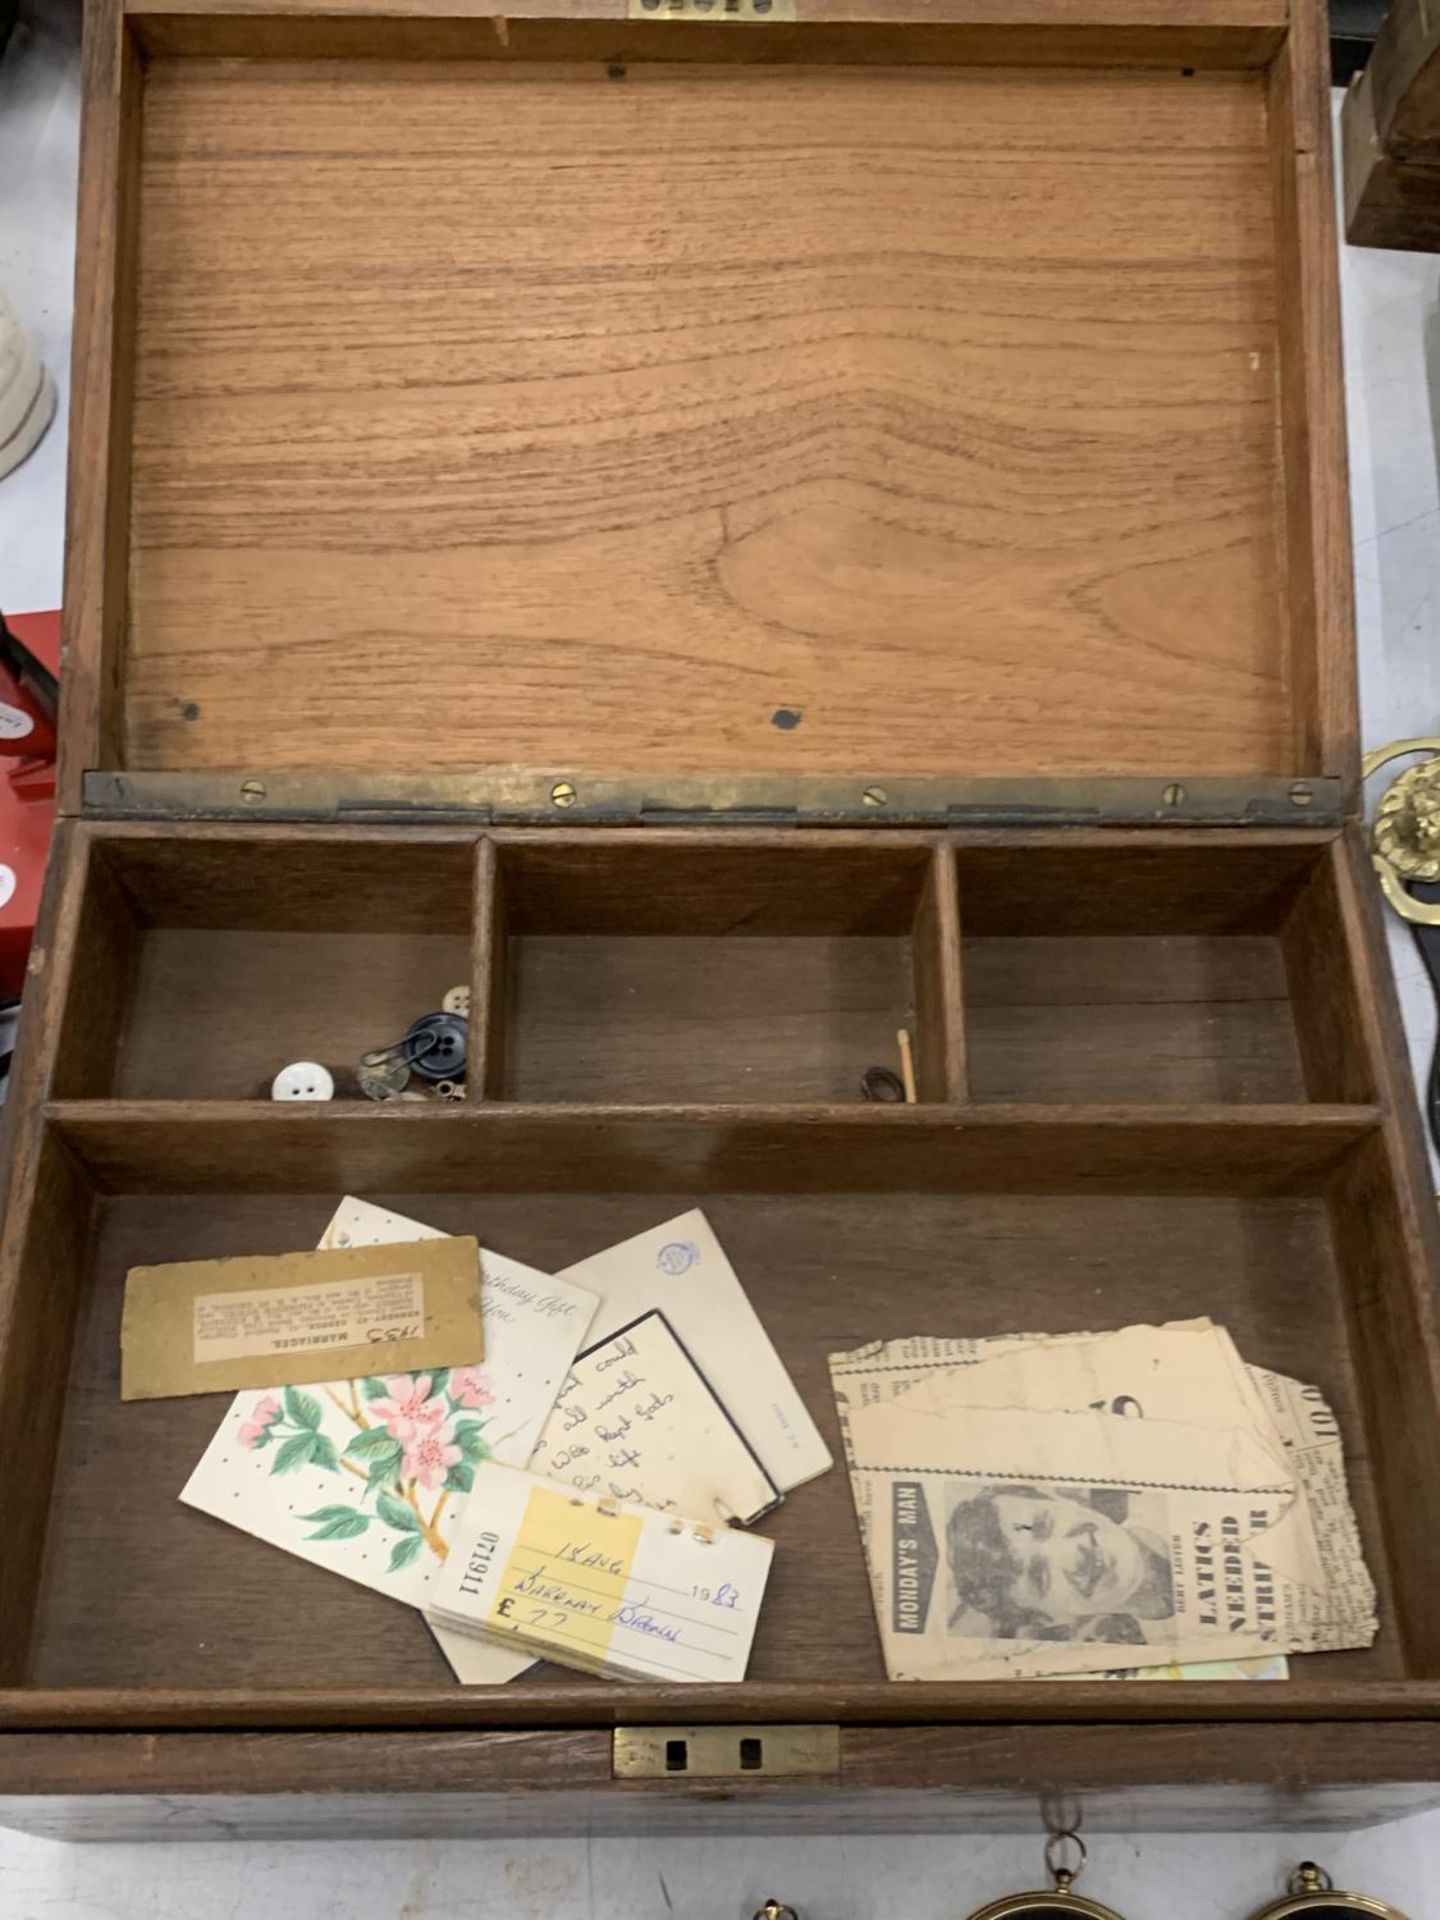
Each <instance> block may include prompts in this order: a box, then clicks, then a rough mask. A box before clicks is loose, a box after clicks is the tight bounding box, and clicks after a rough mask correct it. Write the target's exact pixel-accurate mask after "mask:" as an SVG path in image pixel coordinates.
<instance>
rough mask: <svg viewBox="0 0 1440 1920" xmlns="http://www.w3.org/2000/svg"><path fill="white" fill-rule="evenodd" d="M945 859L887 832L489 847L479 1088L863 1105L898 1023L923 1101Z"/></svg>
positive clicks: (951, 1047)
mask: <svg viewBox="0 0 1440 1920" xmlns="http://www.w3.org/2000/svg"><path fill="white" fill-rule="evenodd" d="M945 858H946V855H945V853H944V852H943V851H942V850H937V849H936V847H935V846H934V845H933V844H932V843H929V842H927V841H925V840H923V839H920V838H918V837H906V836H896V837H893V838H891V837H887V836H883V835H879V836H876V835H872V836H870V837H869V838H868V839H862V838H861V837H859V836H855V835H844V836H834V837H830V836H826V835H824V834H819V835H810V836H806V837H805V838H804V839H803V840H799V839H797V840H795V841H794V842H793V843H787V841H786V840H785V839H784V838H783V837H779V836H769V837H766V838H765V839H764V840H757V839H751V840H747V841H742V842H739V843H736V842H733V841H729V840H723V839H722V840H720V841H713V840H712V841H699V840H697V839H696V838H695V837H694V836H688V835H685V834H674V835H671V834H668V833H662V834H660V835H657V836H655V837H654V838H651V837H650V836H648V835H647V836H645V837H644V838H643V839H642V840H639V841H637V840H636V839H635V838H634V837H633V836H631V837H629V838H626V837H625V836H623V835H608V834H604V833H597V832H594V831H591V832H590V833H588V834H585V835H583V836H580V837H577V838H575V839H568V838H567V839H560V838H554V837H550V836H546V837H544V838H543V839H542V838H535V839H530V840H523V839H521V840H514V841H511V842H508V843H501V844H499V845H498V846H497V848H496V857H495V866H494V887H493V892H492V895H491V899H490V902H489V909H488V911H489V915H490V918H491V927H490V931H489V934H488V938H487V937H486V936H482V941H483V942H484V944H485V945H486V947H487V950H488V951H489V952H491V953H492V955H493V956H494V960H493V963H492V979H491V983H490V991H491V996H492V1022H491V1031H492V1036H493V1039H492V1057H491V1058H490V1059H489V1061H488V1062H487V1068H486V1074H485V1093H486V1095H487V1096H488V1097H490V1098H494V1099H507V1100H516V1101H602V1102H603V1101H618V1102H636V1103H646V1104H649V1103H665V1102H672V1101H673V1102H731V1101H743V1102H747V1103H757V1104H768V1103H773V1102H828V1101H854V1102H856V1103H858V1102H860V1101H861V1099H862V1098H863V1097H864V1096H863V1092H862V1084H861V1083H862V1081H863V1079H864V1077H865V1075H866V1073H867V1071H868V1070H869V1069H870V1068H872V1067H884V1068H888V1069H889V1070H890V1071H891V1072H892V1073H895V1074H897V1075H898V1074H899V1073H900V1071H901V1059H900V1051H899V1044H898V1040H897V1034H898V1033H899V1031H900V1029H902V1028H903V1029H905V1030H906V1031H907V1032H908V1033H909V1034H910V1036H911V1042H912V1048H913V1052H914V1059H915V1071H916V1078H917V1082H918V1090H919V1094H920V1097H921V1098H925V1099H938V1100H943V1099H947V1098H953V1097H954V1088H953V1071H954V1070H953V1068H952V1067H951V1066H950V1064H949V1062H950V1061H951V1059H952V1057H953V1055H954V1052H955V1048H956V1045H957V1044H958V1043H957V1039H956V1036H957V1034H958V976H955V974H954V966H953V961H952V963H951V965H950V966H949V967H947V966H946V965H945V964H944V962H943V961H942V958H941V949H942V945H943V941H944V932H943V929H942V927H941V925H940V921H941V918H942V915H941V911H940V905H939V903H940V901H941V899H942V898H943V897H944V895H945V894H946V893H948V891H949V889H948V887H947V886H946V885H945V882H944V881H943V880H942V879H941V878H940V877H939V874H940V863H941V862H943V860H944V859H945ZM945 871H946V872H947V873H948V868H947V869H945ZM482 911H484V909H483V908H482ZM950 914H951V916H952V919H953V903H951V906H950ZM953 944H954V943H953V940H952V943H951V946H952V952H953ZM947 976H952V977H954V986H955V988H956V989H957V992H956V993H953V994H950V995H949V998H950V1001H951V1003H952V1004H951V1005H950V1006H949V1007H948V1008H947V1004H946V1001H947V987H946V979H947Z"/></svg>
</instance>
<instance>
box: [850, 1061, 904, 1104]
mask: <svg viewBox="0 0 1440 1920" xmlns="http://www.w3.org/2000/svg"><path fill="white" fill-rule="evenodd" d="M860 1093H861V1097H862V1098H863V1099H866V1100H879V1101H881V1102H882V1103H884V1104H888V1105H892V1106H893V1105H900V1104H903V1102H904V1099H905V1082H904V1081H903V1080H902V1079H901V1078H900V1076H899V1074H898V1073H894V1072H892V1071H891V1069H890V1068H889V1067H867V1068H866V1070H865V1073H864V1075H863V1077H862V1078H861V1081H860Z"/></svg>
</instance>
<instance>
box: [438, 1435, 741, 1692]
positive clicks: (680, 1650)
mask: <svg viewBox="0 0 1440 1920" xmlns="http://www.w3.org/2000/svg"><path fill="white" fill-rule="evenodd" d="M773 1551H774V1548H773V1544H772V1542H770V1541H769V1540H767V1539H765V1538H764V1536H763V1535H761V1534H757V1533H740V1532H737V1531H736V1529H735V1528H733V1527H710V1526H705V1525H697V1524H695V1523H692V1522H690V1521H688V1520H682V1519H680V1518H679V1517H678V1516H674V1515H669V1514H663V1513H657V1512H656V1511H655V1509H654V1508H653V1507H642V1506H636V1505H634V1504H633V1503H632V1502H629V1501H619V1502H616V1501H610V1502H596V1501H595V1500H593V1499H591V1498H589V1497H588V1496H586V1495H584V1494H579V1493H576V1492H575V1491H574V1490H573V1489H570V1488H566V1487H557V1486H556V1485H555V1484H554V1482H553V1481H549V1480H542V1479H540V1478H539V1477H538V1476H537V1475H535V1474H529V1473H517V1472H515V1471H514V1470H513V1469H512V1468H509V1467H500V1466H494V1465H486V1466H484V1467H482V1468H481V1469H480V1471H479V1472H478V1473H477V1474H476V1476H475V1497H474V1499H473V1500H472V1501H471V1503H470V1505H469V1506H468V1508H467V1509H466V1512H465V1515H464V1517H463V1519H462V1521H461V1524H460V1528H459V1531H458V1532H457V1534H456V1536H455V1546H454V1551H453V1552H452V1553H451V1555H450V1558H449V1560H448V1561H447V1562H446V1563H445V1566H444V1567H443V1569H442V1570H441V1572H440V1574H439V1577H438V1578H437V1580H436V1581H435V1584H434V1586H433V1588H432V1590H431V1595H430V1604H429V1607H428V1608H427V1616H428V1617H429V1618H430V1621H431V1624H432V1625H437V1626H444V1627H458V1628H461V1629H463V1630H464V1631H467V1632H471V1633H483V1634H485V1635H486V1636H488V1637H490V1638H492V1639H494V1640H495V1641H496V1642H497V1643H498V1644H499V1645H502V1646H507V1645H512V1646H519V1647H523V1648H525V1649H527V1650H528V1651H529V1652H531V1653H533V1654H543V1655H544V1656H545V1657H546V1658H547V1659H550V1660H555V1661H558V1662H559V1663H560V1664H561V1665H562V1666H567V1667H578V1668H579V1669H580V1670H581V1671H582V1672H585V1673H606V1674H621V1675H625V1676H628V1677H631V1678H636V1679H647V1680H665V1681H687V1680H688V1681H706V1680H740V1679H743V1678H744V1675H745V1666H746V1663H747V1661H748V1660H749V1657H750V1643H751V1641H752V1640H753V1639H754V1636H755V1624H756V1621H757V1620H758V1618H759V1614H760V1602H761V1599H762V1598H763V1596H764V1592H765V1582H766V1579H767V1577H768V1575H769V1572H770V1558H771V1554H772V1552H773Z"/></svg>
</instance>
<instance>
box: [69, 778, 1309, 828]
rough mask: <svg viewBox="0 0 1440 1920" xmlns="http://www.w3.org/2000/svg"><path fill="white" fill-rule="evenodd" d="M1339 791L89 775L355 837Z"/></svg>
mask: <svg viewBox="0 0 1440 1920" xmlns="http://www.w3.org/2000/svg"><path fill="white" fill-rule="evenodd" d="M1342 805H1343V795H1342V792H1341V786H1340V782H1339V781H1338V780H1336V779H1322V778H1318V777H1317V778H1314V779H1304V780H1297V779H1293V778H1290V777H1287V776H1285V775H1276V776H1272V777H1264V778H1262V777H1255V778H1243V777H1235V778H1225V779H1217V778H1214V777H1204V778H1188V777H1185V776H1181V777H1179V778H1175V779H1168V780H1158V779H1146V778H1140V777H1137V776H1133V775H1131V776H1124V777H1119V778H1114V779H1111V778H1108V777H1098V776H1097V777H1091V776H1085V775H1075V776H1068V775H1060V776H1056V777H1053V778H1037V779H1024V778H1008V777H1007V778H990V777H987V776H976V777H972V778H960V779H947V778H939V777H931V778H925V779H914V778H899V779H897V778H894V777H889V776H885V775H879V776H874V777H870V778H866V777H863V776H862V777H857V778H854V779H847V778H841V777H837V776H835V775H832V774H809V775H800V776H796V777H793V778H790V779H778V778H771V777H769V776H767V775H763V774H753V775H742V776H739V777H735V778H720V777H717V778H704V777H701V776H698V775H682V774H677V775H673V776H671V775H660V776H658V777H656V778H654V779H644V780H640V779H615V778H606V777H602V776H600V775H590V774H581V773H577V774H573V775H569V774H556V773H538V772H536V771H534V770H533V769H531V768H505V767H500V768H491V769H487V770H486V771H484V772H482V773H475V774H469V773H383V774H365V775H360V774H335V773H308V772H293V773H287V772H285V771H283V770H282V771H279V772H275V771H269V770H265V771H260V770H257V771H254V772H248V771H246V770H244V769H237V770H235V771H232V772H208V773H166V772H153V773H152V772H142V773H87V774H86V776H85V789H84V806H85V812H86V813H87V814H88V815H90V816H92V817H96V818H104V819H122V820H284V821H325V822H337V823H339V822H352V823H354V824H355V825H384V824H392V825H393V824H407V823H411V824H428V825H447V824H448V825H481V826H488V825H495V826H567V827H568V826H732V827H782V826H788V827H855V826H866V827H881V826H895V827H1066V826H1164V825H1171V824H1173V825H1178V826H1231V827H1233V826H1267V827H1275V826H1322V827H1333V826H1338V825H1339V824H1340V820H1341V812H1342Z"/></svg>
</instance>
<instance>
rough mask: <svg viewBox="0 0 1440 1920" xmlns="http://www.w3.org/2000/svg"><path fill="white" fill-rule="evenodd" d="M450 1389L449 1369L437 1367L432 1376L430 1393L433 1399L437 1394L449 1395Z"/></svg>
mask: <svg viewBox="0 0 1440 1920" xmlns="http://www.w3.org/2000/svg"><path fill="white" fill-rule="evenodd" d="M449 1389H450V1369H449V1367H437V1368H436V1369H435V1371H434V1373H432V1374H431V1376H430V1392H431V1395H432V1397H433V1396H434V1395H435V1394H437V1393H448V1391H449Z"/></svg>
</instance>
